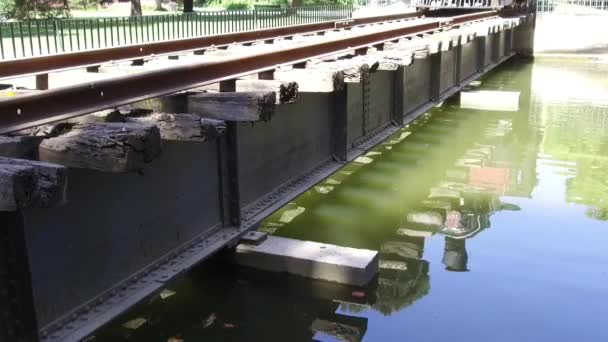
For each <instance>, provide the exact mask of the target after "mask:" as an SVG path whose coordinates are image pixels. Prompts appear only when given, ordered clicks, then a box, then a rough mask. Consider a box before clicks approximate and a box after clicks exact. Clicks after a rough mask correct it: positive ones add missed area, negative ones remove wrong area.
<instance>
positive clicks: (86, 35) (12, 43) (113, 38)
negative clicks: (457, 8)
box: [0, 6, 353, 59]
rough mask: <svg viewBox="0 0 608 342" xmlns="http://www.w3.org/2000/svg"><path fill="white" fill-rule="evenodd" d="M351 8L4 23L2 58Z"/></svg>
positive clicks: (274, 23) (298, 19) (340, 13)
mask: <svg viewBox="0 0 608 342" xmlns="http://www.w3.org/2000/svg"><path fill="white" fill-rule="evenodd" d="M352 12H353V8H352V6H319V7H298V8H263V9H254V10H231V11H216V12H195V13H184V14H175V15H155V16H142V17H107V18H86V19H54V20H30V21H19V22H3V23H0V59H14V58H24V57H34V56H41V55H49V54H56V53H64V52H74V51H84V50H90V49H99V48H109V47H115V46H124V45H130V44H141V43H150V42H157V41H163V40H172V39H180V38H190V37H200V36H207V35H213V34H223V33H232V32H241V31H249V30H255V29H264V28H274V27H281V26H289V25H299V24H307V23H317V22H323V21H330V20H339V19H345V18H350V17H352Z"/></svg>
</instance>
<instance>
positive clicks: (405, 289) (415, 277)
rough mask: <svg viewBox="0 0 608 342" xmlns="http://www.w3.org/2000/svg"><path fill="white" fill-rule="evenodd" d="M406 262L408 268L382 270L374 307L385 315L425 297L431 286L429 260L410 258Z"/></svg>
mask: <svg viewBox="0 0 608 342" xmlns="http://www.w3.org/2000/svg"><path fill="white" fill-rule="evenodd" d="M405 263H406V264H407V270H398V271H397V270H387V269H381V270H380V274H379V276H378V290H377V291H376V297H377V299H376V303H375V304H374V305H373V308H374V309H376V310H378V311H379V312H381V313H383V314H384V315H390V314H391V313H393V312H397V311H399V310H401V309H403V308H405V307H407V306H409V305H411V304H412V303H414V302H415V301H416V300H418V299H420V298H422V297H424V296H425V295H426V294H427V293H428V292H429V290H430V288H431V282H430V277H429V275H428V271H429V263H428V262H427V261H425V260H415V259H409V260H406V261H405Z"/></svg>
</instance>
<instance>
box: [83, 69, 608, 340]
mask: <svg viewBox="0 0 608 342" xmlns="http://www.w3.org/2000/svg"><path fill="white" fill-rule="evenodd" d="M607 71H608V66H602V65H597V64H589V63H586V64H584V63H564V62H559V63H550V62H542V61H541V62H536V63H535V64H531V63H521V62H519V63H515V62H514V63H509V64H507V65H504V66H502V67H500V68H499V69H497V70H496V71H494V72H492V73H491V74H490V75H487V76H486V77H485V78H483V79H482V80H481V84H480V85H477V84H476V85H475V86H474V87H471V89H470V90H469V91H478V93H477V95H478V96H477V98H478V101H477V102H478V105H477V106H472V107H478V106H479V104H480V103H481V104H482V105H483V108H485V109H484V110H480V109H471V108H463V107H471V106H466V105H464V104H463V105H461V102H460V100H459V99H458V98H453V99H450V100H449V101H446V102H445V103H443V104H442V105H441V106H440V107H436V108H434V109H433V110H432V111H430V112H429V113H428V114H426V115H425V116H423V117H421V118H419V119H418V120H416V121H415V122H413V123H411V124H410V125H409V126H408V127H406V128H404V129H403V130H401V131H400V132H398V133H397V134H395V135H394V136H393V137H391V138H390V139H388V140H387V141H386V142H384V143H383V144H381V145H379V146H377V148H375V149H374V150H373V151H371V152H369V153H367V154H366V155H365V156H362V157H360V158H358V159H357V160H355V161H354V162H353V163H351V164H349V165H347V166H346V167H345V168H344V169H342V170H341V171H339V172H337V173H336V174H334V175H332V176H331V177H329V178H328V179H326V180H325V181H323V182H322V183H320V184H318V185H317V186H315V187H314V188H312V189H311V190H310V191H308V192H307V193H305V194H303V195H302V196H300V197H299V198H297V199H296V200H295V201H293V202H292V203H290V204H289V205H287V206H286V207H285V208H283V209H281V210H280V211H278V212H277V213H275V214H274V215H272V216H271V217H269V218H268V219H267V220H266V221H265V222H264V223H263V224H262V226H261V228H260V229H261V230H263V231H267V232H269V233H272V234H276V235H279V236H285V237H291V238H296V239H305V240H313V241H320V242H327V243H333V244H337V245H343V246H350V247H357V248H368V249H374V250H378V251H380V253H381V257H380V267H381V269H380V274H379V276H378V279H377V281H375V282H374V283H373V284H371V285H370V286H368V287H366V288H361V289H353V288H348V287H343V286H338V285H332V284H325V283H321V282H314V281H308V280H303V279H298V278H296V277H290V276H285V275H274V274H267V273H263V272H257V271H250V270H246V269H240V268H238V267H235V266H232V265H231V264H230V262H229V261H226V260H225V258H224V257H222V256H220V257H218V258H215V259H214V260H211V261H209V262H206V263H204V264H203V265H201V266H200V267H199V268H197V269H196V270H194V271H193V272H192V273H191V274H190V275H189V276H188V277H187V278H185V279H183V280H180V281H179V282H177V283H176V284H173V285H172V286H170V287H169V288H168V290H166V291H165V292H164V293H163V294H162V295H160V296H156V297H154V298H152V299H150V300H149V301H148V302H146V303H144V304H142V305H140V306H139V307H137V308H135V309H134V310H132V311H131V312H129V313H127V314H126V315H124V316H123V317H121V318H119V319H118V320H116V322H114V323H113V324H111V325H110V326H108V327H107V328H105V329H103V330H102V331H100V332H99V333H98V334H97V335H96V337H95V338H94V340H95V341H170V342H178V341H181V340H183V341H289V342H293V341H311V340H317V341H336V340H349V341H357V340H361V339H363V340H365V341H441V340H452V341H509V342H512V341H608V324H607V323H608V249H607V246H608V222H605V221H606V220H608V191H607V190H608V178H607V173H608V79H607V78H606V77H605V75H607V73H606V72H607ZM479 91H491V92H485V93H480V92H479ZM505 99H507V100H505ZM513 99H515V101H513ZM507 107H511V108H507ZM137 323H141V324H137Z"/></svg>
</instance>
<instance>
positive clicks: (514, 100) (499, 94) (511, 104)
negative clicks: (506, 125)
mask: <svg viewBox="0 0 608 342" xmlns="http://www.w3.org/2000/svg"><path fill="white" fill-rule="evenodd" d="M519 95H520V93H519V92H515V91H498V90H494V91H492V90H475V91H463V92H461V93H460V107H461V108H466V109H477V110H486V111H501V112H515V111H518V110H519Z"/></svg>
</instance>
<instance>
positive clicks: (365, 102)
mask: <svg viewBox="0 0 608 342" xmlns="http://www.w3.org/2000/svg"><path fill="white" fill-rule="evenodd" d="M359 72H360V73H361V95H362V101H361V102H362V106H363V110H362V113H363V120H362V121H363V125H362V126H363V136H365V135H367V134H368V133H369V131H370V123H369V120H370V116H371V114H370V107H371V92H372V90H371V88H372V84H371V73H370V70H369V66H368V65H367V64H364V65H363V66H361V68H360V69H359Z"/></svg>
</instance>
